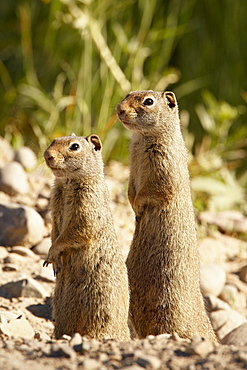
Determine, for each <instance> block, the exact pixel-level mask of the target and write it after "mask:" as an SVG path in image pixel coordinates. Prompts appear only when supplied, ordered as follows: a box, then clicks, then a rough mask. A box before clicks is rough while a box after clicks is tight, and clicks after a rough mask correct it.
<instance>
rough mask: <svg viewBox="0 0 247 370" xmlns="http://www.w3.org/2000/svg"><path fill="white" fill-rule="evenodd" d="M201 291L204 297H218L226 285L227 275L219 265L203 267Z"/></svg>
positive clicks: (201, 269) (201, 270)
mask: <svg viewBox="0 0 247 370" xmlns="http://www.w3.org/2000/svg"><path fill="white" fill-rule="evenodd" d="M200 278H201V289H202V292H203V294H204V295H211V294H212V295H214V296H216V297H217V296H218V295H219V294H220V293H221V292H222V290H223V288H224V285H225V282H226V273H225V271H224V270H223V269H222V268H221V267H220V266H217V265H202V266H201V268H200Z"/></svg>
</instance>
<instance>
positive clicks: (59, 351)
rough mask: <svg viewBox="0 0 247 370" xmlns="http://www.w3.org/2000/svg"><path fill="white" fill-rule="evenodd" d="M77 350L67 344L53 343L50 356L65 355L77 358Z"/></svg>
mask: <svg viewBox="0 0 247 370" xmlns="http://www.w3.org/2000/svg"><path fill="white" fill-rule="evenodd" d="M75 355H76V354H75V351H74V350H73V349H72V348H71V347H69V346H68V345H67V344H63V343H53V344H52V345H51V352H50V356H52V357H65V358H71V359H75Z"/></svg>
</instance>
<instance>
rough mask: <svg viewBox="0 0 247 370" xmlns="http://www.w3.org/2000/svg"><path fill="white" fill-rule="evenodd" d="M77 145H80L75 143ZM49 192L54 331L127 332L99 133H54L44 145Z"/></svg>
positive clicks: (124, 289)
mask: <svg viewBox="0 0 247 370" xmlns="http://www.w3.org/2000/svg"><path fill="white" fill-rule="evenodd" d="M77 146H78V149H77ZM44 157H45V160H46V163H47V166H48V167H49V168H50V169H51V170H52V172H53V173H54V175H55V176H56V179H55V184H54V188H53V192H52V196H51V212H52V220H53V228H52V246H51V248H50V250H49V253H48V257H47V260H46V261H45V263H44V265H48V264H49V263H52V264H53V267H54V270H55V272H56V275H57V277H56V284H55V291H54V297H53V316H54V319H55V329H54V334H55V337H56V338H60V337H61V336H62V335H63V334H68V335H72V334H73V333H75V332H79V333H80V334H81V335H88V336H90V337H93V338H115V339H117V340H127V339H129V338H130V336H129V329H128V326H127V320H128V309H129V291H128V281H127V269H126V266H125V264H124V261H123V258H122V256H121V253H120V250H119V246H118V242H117V238H116V234H115V230H114V226H113V220H112V215H111V211H110V207H109V194H108V189H107V186H106V183H105V180H104V174H103V161H102V155H101V142H100V139H99V138H98V136H96V135H91V136H89V137H77V136H75V135H74V134H72V135H71V136H66V137H60V138H57V139H55V140H54V141H53V142H52V143H51V145H50V146H49V148H48V149H47V150H46V151H45V153H44Z"/></svg>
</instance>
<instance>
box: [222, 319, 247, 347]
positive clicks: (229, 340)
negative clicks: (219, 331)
mask: <svg viewBox="0 0 247 370" xmlns="http://www.w3.org/2000/svg"><path fill="white" fill-rule="evenodd" d="M221 343H222V344H228V345H230V344H234V345H245V346H246V345H247V323H244V324H242V325H240V326H238V327H237V328H235V329H234V330H232V331H231V332H230V333H228V334H227V335H226V336H225V337H224V338H223V339H222V340H221Z"/></svg>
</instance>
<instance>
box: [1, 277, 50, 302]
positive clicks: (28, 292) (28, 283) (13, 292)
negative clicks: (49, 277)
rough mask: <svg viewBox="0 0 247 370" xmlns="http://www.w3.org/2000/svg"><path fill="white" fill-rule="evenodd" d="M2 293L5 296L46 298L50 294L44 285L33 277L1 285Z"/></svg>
mask: <svg viewBox="0 0 247 370" xmlns="http://www.w3.org/2000/svg"><path fill="white" fill-rule="evenodd" d="M1 291H2V294H3V295H4V296H5V297H8V298H11V297H36V298H45V297H47V296H48V295H49V294H47V292H46V291H45V289H44V288H43V286H42V285H40V284H39V283H38V282H37V281H36V280H34V279H32V278H30V277H29V278H27V279H22V280H18V281H15V282H10V283H7V284H5V285H2V286H1Z"/></svg>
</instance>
